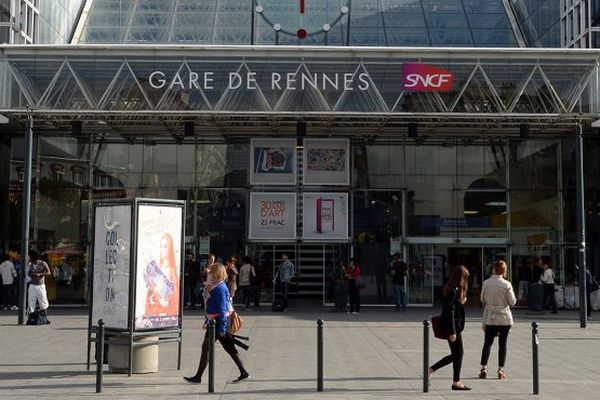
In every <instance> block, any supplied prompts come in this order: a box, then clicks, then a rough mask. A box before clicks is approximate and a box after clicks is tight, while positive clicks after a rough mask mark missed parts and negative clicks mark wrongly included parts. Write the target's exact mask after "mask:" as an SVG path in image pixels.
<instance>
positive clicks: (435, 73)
mask: <svg viewBox="0 0 600 400" xmlns="http://www.w3.org/2000/svg"><path fill="white" fill-rule="evenodd" d="M453 84H454V75H453V74H451V73H450V72H448V71H446V70H445V69H443V68H440V67H436V66H435V65H428V64H404V65H403V66H402V89H404V90H405V91H407V92H447V91H450V90H452V86H453Z"/></svg>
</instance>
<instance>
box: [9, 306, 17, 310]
mask: <svg viewBox="0 0 600 400" xmlns="http://www.w3.org/2000/svg"><path fill="white" fill-rule="evenodd" d="M10 309H11V310H12V311H19V307H17V306H12V307H11V308H10Z"/></svg>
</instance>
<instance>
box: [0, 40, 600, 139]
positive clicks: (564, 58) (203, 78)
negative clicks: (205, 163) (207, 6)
mask: <svg viewBox="0 0 600 400" xmlns="http://www.w3.org/2000/svg"><path fill="white" fill-rule="evenodd" d="M415 63H416V64H427V65H434V66H436V67H440V68H443V69H445V70H447V71H449V72H450V73H451V74H452V75H453V77H454V85H453V87H452V89H451V90H449V91H445V92H436V91H431V92H409V91H407V90H404V89H403V86H402V68H403V66H404V65H407V64H415ZM599 64H600V51H595V50H566V49H518V48H506V49H481V48H470V49H464V48H393V47H387V48H381V47H378V48H368V47H298V46H290V47H288V46H197V45H184V46H181V45H68V46H3V47H0V113H2V114H4V115H6V116H8V117H9V118H11V119H13V120H19V119H23V118H25V117H26V114H27V113H28V112H31V113H33V115H34V118H35V119H36V126H37V127H38V129H45V130H48V131H52V130H64V129H69V128H68V127H69V126H70V123H71V121H73V120H81V121H83V122H84V124H85V126H86V129H89V131H92V132H96V131H102V130H106V129H107V126H108V127H112V128H114V129H116V130H118V131H119V132H121V133H123V134H125V135H126V134H140V130H142V132H141V133H144V134H151V133H152V134H162V133H173V132H179V131H183V123H184V121H195V122H196V124H197V126H200V127H201V128H199V131H202V132H206V133H207V134H209V133H214V134H232V135H235V134H245V133H252V134H255V135H256V134H260V133H261V132H262V133H265V134H268V133H273V132H274V131H275V132H278V133H282V134H285V133H286V132H287V131H289V132H292V131H293V127H294V125H295V122H296V121H298V120H303V121H305V122H307V123H308V124H309V125H310V126H311V127H312V128H314V130H317V131H319V132H320V133H325V134H332V135H335V134H348V133H354V134H356V135H370V134H381V135H388V134H389V135H397V134H398V132H399V131H401V130H402V129H403V127H406V125H407V124H408V123H410V122H419V124H420V126H421V127H422V129H423V130H422V131H421V132H429V133H431V134H436V133H437V134H452V133H454V134H482V133H483V134H498V135H503V134H507V133H512V134H515V133H518V128H517V129H516V128H515V127H518V125H520V124H523V123H527V124H529V125H530V126H531V132H532V133H536V132H539V133H556V132H564V131H565V130H567V129H571V128H572V127H573V125H574V124H575V123H577V122H584V123H586V122H589V121H591V120H595V119H596V115H597V113H598V112H599V111H600V109H599V107H600V105H599V104H598V96H599V91H598V89H599V87H598V85H599V69H598V67H599ZM314 130H312V131H314Z"/></svg>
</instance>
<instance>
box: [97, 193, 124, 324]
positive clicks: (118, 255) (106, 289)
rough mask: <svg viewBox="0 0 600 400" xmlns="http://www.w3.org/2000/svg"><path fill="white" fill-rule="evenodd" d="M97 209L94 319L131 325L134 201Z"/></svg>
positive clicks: (107, 322)
mask: <svg viewBox="0 0 600 400" xmlns="http://www.w3.org/2000/svg"><path fill="white" fill-rule="evenodd" d="M95 210H96V211H95V217H94V218H95V224H94V277H93V279H94V280H93V282H94V287H93V299H92V321H94V323H95V322H96V321H98V320H99V319H103V320H104V322H105V324H106V327H107V328H112V329H128V320H129V318H128V315H129V276H130V273H131V271H130V268H131V267H130V259H131V252H130V249H131V205H130V204H127V205H118V206H114V205H110V206H109V205H106V206H102V205H99V206H97V207H96V209H95Z"/></svg>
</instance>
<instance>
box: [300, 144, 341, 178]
mask: <svg viewBox="0 0 600 400" xmlns="http://www.w3.org/2000/svg"><path fill="white" fill-rule="evenodd" d="M302 169H303V171H302V172H303V174H302V175H303V182H304V184H305V185H344V186H347V185H349V184H350V142H349V141H348V140H347V139H305V140H304V163H303V165H302Z"/></svg>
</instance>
